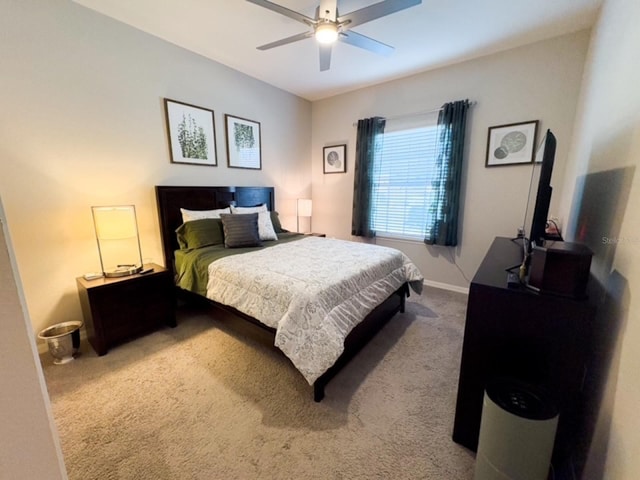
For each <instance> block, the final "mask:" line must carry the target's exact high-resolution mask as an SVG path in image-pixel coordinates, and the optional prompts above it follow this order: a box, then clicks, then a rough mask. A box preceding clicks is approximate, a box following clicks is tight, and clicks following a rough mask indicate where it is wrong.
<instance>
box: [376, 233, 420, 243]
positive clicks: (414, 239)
mask: <svg viewBox="0 0 640 480" xmlns="http://www.w3.org/2000/svg"><path fill="white" fill-rule="evenodd" d="M375 238H379V239H381V240H387V241H393V242H402V243H414V244H415V243H424V241H423V240H422V239H421V238H419V237H396V236H393V235H389V234H376V237H375Z"/></svg>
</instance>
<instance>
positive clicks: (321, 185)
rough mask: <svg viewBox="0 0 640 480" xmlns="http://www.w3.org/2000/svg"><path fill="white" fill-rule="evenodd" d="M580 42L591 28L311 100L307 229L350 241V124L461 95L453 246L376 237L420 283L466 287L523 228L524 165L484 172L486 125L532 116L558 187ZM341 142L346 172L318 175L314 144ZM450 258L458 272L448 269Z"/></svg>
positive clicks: (527, 171) (583, 48)
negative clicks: (411, 265)
mask: <svg viewBox="0 0 640 480" xmlns="http://www.w3.org/2000/svg"><path fill="white" fill-rule="evenodd" d="M588 43H589V32H588V31H581V32H578V33H575V34H571V35H566V36H562V37H558V38H554V39H551V40H547V41H543V42H539V43H536V44H532V45H528V46H525V47H521V48H517V49H514V50H509V51H505V52H502V53H498V54H494V55H490V56H486V57H483V58H479V59H476V60H472V61H468V62H464V63H461V64H458V65H454V66H450V67H446V68H442V69H438V70H434V71H430V72H425V73H422V74H419V75H415V76H411V77H407V78H403V79H399V80H395V81H392V82H388V83H384V84H380V85H376V86H373V87H369V88H364V89H361V90H357V91H354V92H350V93H347V94H344V95H339V96H336V97H332V98H329V99H326V100H321V101H318V102H314V103H313V120H312V123H313V139H312V158H313V168H312V173H313V185H312V186H313V200H314V203H313V208H314V216H313V228H314V230H316V231H320V232H325V233H327V234H328V235H330V236H335V237H338V238H351V206H352V199H353V171H354V168H353V164H354V158H355V138H356V128H355V127H354V126H353V123H354V122H355V121H357V120H358V119H360V118H365V117H371V116H374V115H380V116H395V115H402V114H407V113H414V112H419V111H424V110H429V109H432V108H437V107H439V106H440V105H442V104H443V103H445V102H448V101H454V100H462V99H465V98H468V99H470V100H472V101H476V102H477V105H475V106H473V107H472V108H471V109H470V111H469V116H468V121H467V131H468V144H467V148H466V159H465V163H466V166H465V169H464V179H463V188H464V189H465V194H464V196H463V207H462V211H461V216H462V217H461V218H462V219H463V221H462V222H461V225H460V232H461V234H460V237H459V246H458V247H457V248H456V249H450V248H443V247H427V246H425V245H424V244H420V243H408V242H397V241H395V242H392V241H388V240H383V239H378V240H377V242H378V243H379V244H385V245H390V246H393V247H396V248H399V249H401V250H403V251H404V252H405V253H407V254H408V255H409V256H410V257H411V258H412V260H413V261H414V262H415V263H416V264H417V266H418V267H419V268H420V270H421V271H422V273H423V274H424V276H425V278H426V279H427V281H428V282H431V283H436V284H437V283H441V284H447V285H453V286H457V287H467V286H468V281H467V280H466V279H465V278H464V276H466V277H467V278H468V279H471V278H472V276H473V274H474V273H475V271H476V269H477V268H478V266H479V264H480V261H481V260H482V258H483V257H484V254H485V253H486V251H487V249H488V248H489V245H490V243H491V241H492V240H493V238H494V237H495V236H497V235H501V236H507V237H511V236H514V235H515V234H516V232H517V228H518V226H520V225H521V224H522V223H523V219H524V213H525V208H526V201H527V197H528V187H529V181H530V175H531V167H530V166H523V165H517V166H508V167H497V168H485V166H484V165H485V156H486V145H487V129H488V128H489V127H490V126H495V125H503V124H509V123H515V122H523V121H529V120H540V126H539V133H540V132H545V131H546V129H547V128H550V129H551V130H552V131H553V132H554V133H555V134H556V137H557V138H558V151H557V156H556V166H555V169H554V174H553V183H554V185H555V186H556V187H557V186H560V185H561V184H562V180H563V174H564V166H565V162H566V157H567V153H568V148H569V142H570V138H571V133H572V131H573V122H574V116H575V111H576V104H577V99H578V93H579V85H580V81H581V78H582V70H583V65H584V60H585V56H586V52H587V47H588ZM340 143H346V144H347V173H346V174H344V175H342V174H331V175H324V174H323V169H322V147H323V146H326V145H333V144H340ZM559 199H560V194H559V193H554V196H553V199H552V209H551V212H552V213H556V212H558V210H557V209H558V208H559V206H558V203H559ZM554 209H555V210H554ZM453 255H455V261H456V263H457V265H458V266H459V267H460V268H461V269H462V271H463V272H464V276H463V275H462V274H461V273H460V271H459V270H458V268H457V267H456V265H453V264H452V259H453V258H454V257H453Z"/></svg>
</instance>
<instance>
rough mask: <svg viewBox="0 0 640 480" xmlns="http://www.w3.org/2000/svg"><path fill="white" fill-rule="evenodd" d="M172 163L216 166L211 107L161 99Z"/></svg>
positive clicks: (214, 131)
mask: <svg viewBox="0 0 640 480" xmlns="http://www.w3.org/2000/svg"><path fill="white" fill-rule="evenodd" d="M164 111H165V115H166V119H167V132H168V134H169V152H170V153H171V162H172V163H186V164H189V165H207V166H210V167H215V166H216V165H218V160H217V157H216V130H215V122H214V120H213V110H209V109H207V108H202V107H196V106H195V105H189V104H188V103H183V102H178V101H176V100H170V99H168V98H165V99H164Z"/></svg>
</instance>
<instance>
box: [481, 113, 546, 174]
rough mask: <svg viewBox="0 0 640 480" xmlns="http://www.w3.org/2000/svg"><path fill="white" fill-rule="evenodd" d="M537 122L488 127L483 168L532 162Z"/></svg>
mask: <svg viewBox="0 0 640 480" xmlns="http://www.w3.org/2000/svg"><path fill="white" fill-rule="evenodd" d="M537 133H538V120H532V121H530V122H521V123H511V124H509V125H498V126H495V127H489V134H488V137H487V159H486V163H485V166H487V167H497V166H501V165H517V164H519V163H531V162H533V156H534V153H535V152H534V150H535V145H536V137H537Z"/></svg>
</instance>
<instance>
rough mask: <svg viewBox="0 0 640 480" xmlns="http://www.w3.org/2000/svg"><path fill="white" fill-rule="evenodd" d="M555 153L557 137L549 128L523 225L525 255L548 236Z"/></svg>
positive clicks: (532, 176) (537, 165)
mask: <svg viewBox="0 0 640 480" xmlns="http://www.w3.org/2000/svg"><path fill="white" fill-rule="evenodd" d="M555 155H556V137H555V135H554V134H553V133H552V132H551V130H547V133H546V135H545V136H544V138H543V139H542V142H540V146H539V147H538V150H537V152H536V155H535V160H534V166H533V172H532V175H531V183H530V185H529V199H528V201H527V210H526V212H525V223H524V227H523V229H524V236H525V256H528V255H529V254H530V253H531V251H532V250H533V247H534V246H543V245H544V241H545V239H546V238H547V237H546V234H545V232H546V228H547V219H548V215H549V204H550V203H551V193H552V190H553V188H552V187H551V174H552V173H553V162H554V160H555ZM527 229H528V230H527Z"/></svg>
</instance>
